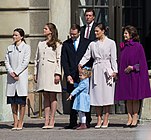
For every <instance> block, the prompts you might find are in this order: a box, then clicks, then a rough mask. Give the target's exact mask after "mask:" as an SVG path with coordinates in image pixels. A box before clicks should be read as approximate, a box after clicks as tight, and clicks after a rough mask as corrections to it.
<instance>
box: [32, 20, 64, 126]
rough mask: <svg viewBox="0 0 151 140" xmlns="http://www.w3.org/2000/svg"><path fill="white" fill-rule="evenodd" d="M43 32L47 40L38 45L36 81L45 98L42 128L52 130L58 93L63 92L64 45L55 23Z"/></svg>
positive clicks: (49, 24) (48, 24) (38, 89)
mask: <svg viewBox="0 0 151 140" xmlns="http://www.w3.org/2000/svg"><path fill="white" fill-rule="evenodd" d="M43 30H44V35H45V37H46V39H45V40H44V41H40V42H39V43H38V47H37V51H36V56H35V69H34V79H35V82H36V83H37V91H38V92H42V93H43V97H44V112H45V124H44V126H43V127H42V128H43V129H48V128H49V129H52V128H54V124H55V113H56V110H57V93H61V92H62V88H61V81H60V80H61V66H60V56H61V47H62V44H61V42H60V40H59V39H58V30H57V28H56V26H55V25H54V24H53V23H47V24H46V25H45V26H44V29H43ZM50 114H51V117H50V118H49V116H50Z"/></svg>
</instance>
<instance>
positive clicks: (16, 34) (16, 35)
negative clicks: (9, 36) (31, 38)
mask: <svg viewBox="0 0 151 140" xmlns="http://www.w3.org/2000/svg"><path fill="white" fill-rule="evenodd" d="M22 38H23V37H22V36H21V35H20V33H19V32H17V31H14V32H13V41H14V43H17V42H19V41H21V40H22Z"/></svg>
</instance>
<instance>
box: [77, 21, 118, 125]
mask: <svg viewBox="0 0 151 140" xmlns="http://www.w3.org/2000/svg"><path fill="white" fill-rule="evenodd" d="M105 31H106V27H105V25H104V24H102V23H99V24H98V25H97V26H96V27H95V34H96V38H97V40H96V41H93V42H91V43H90V45H89V47H88V49H87V51H86V53H85V55H84V56H83V58H82V60H81V61H80V63H79V70H80V68H81V67H82V66H83V65H84V64H85V63H86V62H88V61H89V59H90V58H91V56H92V57H93V59H94V62H93V67H92V77H91V81H90V104H91V105H92V106H95V107H96V112H97V116H98V120H97V125H96V126H95V128H100V127H101V128H107V127H108V123H109V121H108V117H109V109H110V105H113V104H114V87H115V83H114V82H113V78H114V77H115V76H116V73H117V63H116V59H117V58H116V45H115V42H114V41H113V40H111V39H109V38H108V37H107V36H105ZM100 107H103V108H104V112H105V116H104V120H103V121H102V120H101V116H102V112H101V111H100ZM102 124H103V125H102Z"/></svg>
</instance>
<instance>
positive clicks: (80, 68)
mask: <svg viewBox="0 0 151 140" xmlns="http://www.w3.org/2000/svg"><path fill="white" fill-rule="evenodd" d="M82 67H83V66H82V65H81V64H79V65H78V70H79V74H80V73H81V72H82Z"/></svg>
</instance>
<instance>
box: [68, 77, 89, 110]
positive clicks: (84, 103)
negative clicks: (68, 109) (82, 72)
mask: <svg viewBox="0 0 151 140" xmlns="http://www.w3.org/2000/svg"><path fill="white" fill-rule="evenodd" d="M71 95H72V96H74V95H75V100H74V103H73V107H72V109H75V110H77V111H83V112H89V111H90V96H89V78H86V79H84V80H82V81H80V83H79V85H78V87H77V88H75V89H74V90H73V91H72V93H71Z"/></svg>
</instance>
